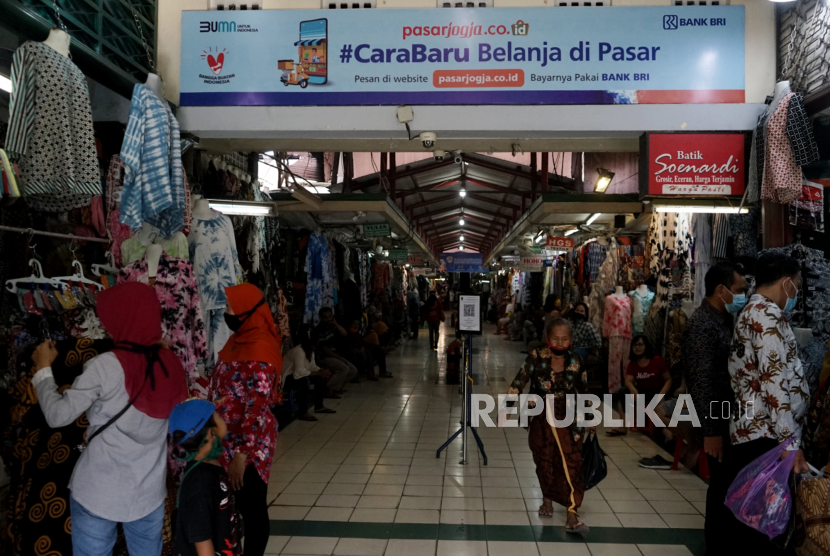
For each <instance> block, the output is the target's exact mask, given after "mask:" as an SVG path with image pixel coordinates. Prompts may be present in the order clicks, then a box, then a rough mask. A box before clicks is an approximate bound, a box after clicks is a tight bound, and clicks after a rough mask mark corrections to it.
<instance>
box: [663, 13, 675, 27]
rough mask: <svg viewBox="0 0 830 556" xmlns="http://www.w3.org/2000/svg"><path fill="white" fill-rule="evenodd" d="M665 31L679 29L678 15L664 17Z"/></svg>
mask: <svg viewBox="0 0 830 556" xmlns="http://www.w3.org/2000/svg"><path fill="white" fill-rule="evenodd" d="M663 29H668V30H673V29H677V16H676V15H664V16H663Z"/></svg>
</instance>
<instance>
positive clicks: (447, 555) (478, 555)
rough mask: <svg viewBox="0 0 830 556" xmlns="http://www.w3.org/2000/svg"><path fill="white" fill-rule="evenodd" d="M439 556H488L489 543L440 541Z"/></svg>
mask: <svg viewBox="0 0 830 556" xmlns="http://www.w3.org/2000/svg"><path fill="white" fill-rule="evenodd" d="M437 556H487V542H486V541H438V554H437Z"/></svg>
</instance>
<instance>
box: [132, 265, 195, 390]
mask: <svg viewBox="0 0 830 556" xmlns="http://www.w3.org/2000/svg"><path fill="white" fill-rule="evenodd" d="M147 266H148V265H147V258H146V257H142V258H141V259H139V260H137V261H135V262H133V263H132V264H129V265H127V266H125V267H124V268H122V269H121V272H120V274H119V275H118V283H122V282H141V283H143V284H150V285H151V286H152V287H153V290H154V291H155V292H156V297H157V298H158V300H159V303H160V304H161V332H162V338H164V341H165V342H167V345H168V347H169V348H170V349H171V350H172V351H173V353H175V354H176V356H177V357H178V358H179V361H181V363H182V367H184V370H185V373H187V382H188V391H189V392H190V395H191V396H194V397H198V398H202V399H207V385H208V384H207V379H206V378H205V377H203V376H202V375H201V374H200V373H199V370H198V367H197V363H198V362H199V361H202V360H204V359H206V358H207V355H208V353H207V337H206V334H205V322H204V319H203V318H202V308H201V304H200V299H199V290H198V286H197V285H196V279H195V278H194V276H193V268H192V267H191V265H190V263H189V262H188V261H186V260H184V259H176V258H172V257H170V256H168V255H167V253H165V252H164V251H162V253H161V256H160V257H159V262H158V272H157V274H156V276H155V278H154V279H151V278H150V274H149V271H148V268H147Z"/></svg>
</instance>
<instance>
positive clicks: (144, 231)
mask: <svg viewBox="0 0 830 556" xmlns="http://www.w3.org/2000/svg"><path fill="white" fill-rule="evenodd" d="M135 238H136V239H137V240H138V242H139V243H140V244H141V245H143V246H145V247H147V246H148V245H150V244H151V243H153V241H154V240H155V239H157V238H159V239H160V236H159V231H158V228H156V227H155V226H153V225H152V224H148V223H147V222H144V223H143V224H142V225H141V229H140V230H139V231H138V233H137V234H136V235H135Z"/></svg>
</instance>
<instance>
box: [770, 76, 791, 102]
mask: <svg viewBox="0 0 830 556" xmlns="http://www.w3.org/2000/svg"><path fill="white" fill-rule="evenodd" d="M789 90H790V82H789V81H779V82H778V83H776V84H775V89H773V92H772V106H777V105H778V103H779V102H781V99H782V98H783V97H784V95H786V94H787V92H788V91H789Z"/></svg>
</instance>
